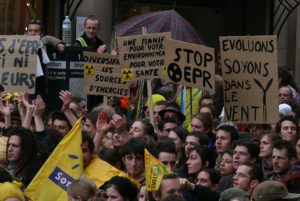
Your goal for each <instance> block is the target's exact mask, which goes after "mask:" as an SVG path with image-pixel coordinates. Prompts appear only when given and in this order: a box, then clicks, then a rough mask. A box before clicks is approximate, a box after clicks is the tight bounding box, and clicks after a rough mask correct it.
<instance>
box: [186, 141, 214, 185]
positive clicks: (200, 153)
mask: <svg viewBox="0 0 300 201" xmlns="http://www.w3.org/2000/svg"><path fill="white" fill-rule="evenodd" d="M186 165H187V169H188V173H189V174H190V175H192V176H193V177H194V179H195V178H196V176H197V175H198V173H199V172H200V171H201V170H202V169H204V168H210V167H214V165H215V158H214V155H213V154H212V151H211V150H210V149H208V148H206V147H199V146H197V147H194V148H192V149H191V151H190V152H189V155H188V160H187V162H186Z"/></svg>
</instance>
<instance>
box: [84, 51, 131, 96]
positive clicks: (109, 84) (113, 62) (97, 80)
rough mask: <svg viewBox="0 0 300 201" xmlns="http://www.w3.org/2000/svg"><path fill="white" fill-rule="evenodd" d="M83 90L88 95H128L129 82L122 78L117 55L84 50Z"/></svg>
mask: <svg viewBox="0 0 300 201" xmlns="http://www.w3.org/2000/svg"><path fill="white" fill-rule="evenodd" d="M83 59H84V61H85V63H86V64H85V70H84V92H85V93H86V94H88V95H104V96H116V97H129V96H130V93H129V92H130V90H129V84H128V83H127V82H126V81H124V80H123V79H122V74H121V71H120V63H119V57H118V56H114V55H108V54H98V53H93V52H84V58H83Z"/></svg>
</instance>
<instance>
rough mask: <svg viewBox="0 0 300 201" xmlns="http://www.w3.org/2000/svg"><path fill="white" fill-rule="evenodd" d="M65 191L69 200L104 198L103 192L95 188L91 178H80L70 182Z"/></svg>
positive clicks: (91, 200) (86, 200)
mask: <svg viewBox="0 0 300 201" xmlns="http://www.w3.org/2000/svg"><path fill="white" fill-rule="evenodd" d="M67 193H68V197H69V200H78V201H94V200H95V201H96V200H97V201H98V200H99V201H100V200H102V201H104V200H105V193H104V192H103V191H101V190H99V189H97V186H96V184H95V183H94V182H93V181H92V180H90V179H86V178H80V179H77V180H75V181H74V182H72V184H70V185H69V186H68V190H67Z"/></svg>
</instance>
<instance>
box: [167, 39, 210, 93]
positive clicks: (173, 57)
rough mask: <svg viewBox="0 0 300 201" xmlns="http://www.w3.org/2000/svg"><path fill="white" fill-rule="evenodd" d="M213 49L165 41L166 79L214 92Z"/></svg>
mask: <svg viewBox="0 0 300 201" xmlns="http://www.w3.org/2000/svg"><path fill="white" fill-rule="evenodd" d="M214 55H215V53H214V49H213V48H209V47H205V46H202V45H195V44H191V43H187V42H182V41H176V40H167V41H166V73H165V74H166V77H167V78H168V80H169V81H171V82H173V83H176V84H182V85H184V86H188V87H194V88H201V89H205V90H208V91H212V92H214V89H215V80H214V78H215V59H214Z"/></svg>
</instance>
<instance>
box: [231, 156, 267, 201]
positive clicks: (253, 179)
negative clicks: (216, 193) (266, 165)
mask: <svg viewBox="0 0 300 201" xmlns="http://www.w3.org/2000/svg"><path fill="white" fill-rule="evenodd" d="M263 180H264V174H263V171H262V170H261V168H260V167H259V166H258V165H256V164H253V163H250V162H246V163H243V164H242V165H240V166H239V167H238V168H237V170H236V172H235V173H234V174H233V188H240V189H242V190H243V191H245V192H246V193H247V194H248V196H251V195H252V193H253V190H254V189H255V187H256V186H257V185H258V184H259V183H261V182H263Z"/></svg>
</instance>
